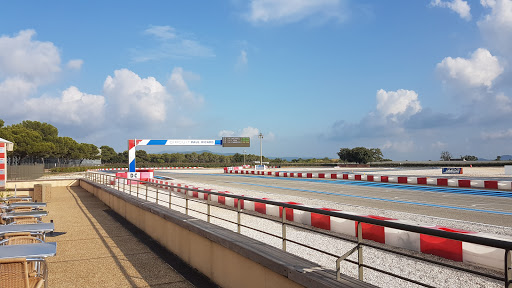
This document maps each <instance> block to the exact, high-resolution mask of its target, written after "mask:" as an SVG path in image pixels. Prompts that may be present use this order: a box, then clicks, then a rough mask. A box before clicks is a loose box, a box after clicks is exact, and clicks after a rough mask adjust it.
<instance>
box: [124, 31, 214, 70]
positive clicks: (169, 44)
mask: <svg viewBox="0 0 512 288" xmlns="http://www.w3.org/2000/svg"><path fill="white" fill-rule="evenodd" d="M144 34H146V35H150V36H153V37H154V38H155V39H156V40H157V41H158V42H157V45H152V46H151V48H147V49H140V50H134V54H135V56H134V60H135V61H136V62H145V61H152V60H160V59H167V58H194V57H206V58H208V57H215V53H214V52H213V50H212V49H211V48H209V47H207V46H205V45H203V44H201V43H200V42H199V41H197V40H195V39H193V36H191V35H190V34H186V35H184V34H182V33H178V32H177V31H176V29H174V28H173V27H170V26H151V27H150V28H148V29H146V30H145V31H144Z"/></svg>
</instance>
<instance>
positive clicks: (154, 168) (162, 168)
mask: <svg viewBox="0 0 512 288" xmlns="http://www.w3.org/2000/svg"><path fill="white" fill-rule="evenodd" d="M199 168H202V167H147V168H146V167H145V168H137V169H144V170H149V169H152V170H175V169H199ZM87 171H128V168H102V169H89V170H87Z"/></svg>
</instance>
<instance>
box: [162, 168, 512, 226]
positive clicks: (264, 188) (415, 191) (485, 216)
mask: <svg viewBox="0 0 512 288" xmlns="http://www.w3.org/2000/svg"><path fill="white" fill-rule="evenodd" d="M315 172H316V171H315ZM157 175H159V176H166V177H172V178H176V179H177V182H178V183H179V180H183V181H191V182H200V183H204V184H205V185H207V184H212V185H218V186H223V187H226V190H228V191H229V188H237V189H249V190H255V191H259V192H268V193H272V194H278V195H281V196H280V200H285V199H286V197H285V196H286V195H292V196H299V197H306V198H313V199H319V200H324V201H329V202H335V203H341V204H348V205H358V206H364V207H370V208H377V209H385V210H391V211H400V212H406V213H413V214H419V215H427V216H433V217H440V218H447V219H456V220H462V221H470V222H476V223H483V224H490V225H498V226H504V227H512V191H508V192H507V191H498V190H481V189H468V188H452V187H436V186H422V185H405V184H394V183H381V182H367V181H351V180H334V179H333V180H330V179H304V178H281V177H273V176H258V175H241V174H204V173H182V172H181V173H173V172H163V171H160V172H155V176H157Z"/></svg>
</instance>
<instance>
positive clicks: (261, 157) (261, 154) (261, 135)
mask: <svg viewBox="0 0 512 288" xmlns="http://www.w3.org/2000/svg"><path fill="white" fill-rule="evenodd" d="M258 138H260V165H263V153H262V151H263V150H262V144H261V143H263V134H261V132H260V135H258Z"/></svg>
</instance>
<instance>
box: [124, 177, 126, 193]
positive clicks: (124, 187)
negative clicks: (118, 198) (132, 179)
mask: <svg viewBox="0 0 512 288" xmlns="http://www.w3.org/2000/svg"><path fill="white" fill-rule="evenodd" d="M123 192H126V179H124V181H123Z"/></svg>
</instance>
